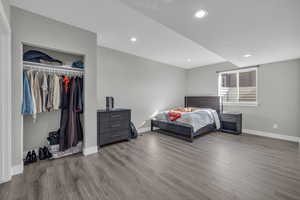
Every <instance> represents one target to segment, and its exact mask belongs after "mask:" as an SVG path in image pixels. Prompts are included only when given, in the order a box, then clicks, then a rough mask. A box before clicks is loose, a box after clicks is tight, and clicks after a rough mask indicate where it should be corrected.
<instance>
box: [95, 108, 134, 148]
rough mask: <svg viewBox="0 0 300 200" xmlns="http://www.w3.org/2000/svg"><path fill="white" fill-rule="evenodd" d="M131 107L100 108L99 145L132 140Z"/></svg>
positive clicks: (98, 124) (98, 119)
mask: <svg viewBox="0 0 300 200" xmlns="http://www.w3.org/2000/svg"><path fill="white" fill-rule="evenodd" d="M130 120H131V110H130V109H111V110H98V113H97V134H98V146H103V145H106V144H110V143H114V142H119V141H123V140H130V137H131V129H130Z"/></svg>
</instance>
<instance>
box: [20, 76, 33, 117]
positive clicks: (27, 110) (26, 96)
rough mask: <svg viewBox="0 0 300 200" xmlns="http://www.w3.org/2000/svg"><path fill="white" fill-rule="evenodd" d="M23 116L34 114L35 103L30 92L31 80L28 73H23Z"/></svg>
mask: <svg viewBox="0 0 300 200" xmlns="http://www.w3.org/2000/svg"><path fill="white" fill-rule="evenodd" d="M22 114H23V115H32V114H33V101H32V96H31V91H30V85H29V80H28V76H27V73H26V72H23V103H22Z"/></svg>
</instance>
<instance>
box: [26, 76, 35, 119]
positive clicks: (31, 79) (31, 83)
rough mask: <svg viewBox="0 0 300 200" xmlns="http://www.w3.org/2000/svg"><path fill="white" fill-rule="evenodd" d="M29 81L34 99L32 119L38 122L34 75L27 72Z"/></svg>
mask: <svg viewBox="0 0 300 200" xmlns="http://www.w3.org/2000/svg"><path fill="white" fill-rule="evenodd" d="M27 75H28V79H29V86H30V93H31V97H32V109H33V110H32V118H33V121H35V120H36V102H35V97H34V90H33V88H34V73H33V72H32V71H28V72H27Z"/></svg>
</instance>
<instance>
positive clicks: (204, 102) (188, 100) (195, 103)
mask: <svg viewBox="0 0 300 200" xmlns="http://www.w3.org/2000/svg"><path fill="white" fill-rule="evenodd" d="M184 106H185V107H199V108H211V109H214V110H216V111H217V112H218V113H220V109H221V98H220V97H218V96H186V97H185V98H184Z"/></svg>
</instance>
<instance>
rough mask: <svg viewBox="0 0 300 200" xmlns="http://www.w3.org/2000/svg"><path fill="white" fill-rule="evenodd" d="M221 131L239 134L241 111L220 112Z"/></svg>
mask: <svg viewBox="0 0 300 200" xmlns="http://www.w3.org/2000/svg"><path fill="white" fill-rule="evenodd" d="M220 120H221V131H223V132H226V133H232V134H235V135H239V134H241V133H242V113H239V112H223V113H221V114H220Z"/></svg>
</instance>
